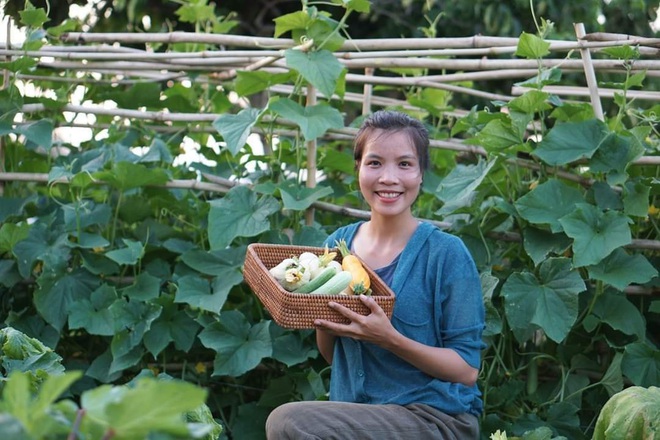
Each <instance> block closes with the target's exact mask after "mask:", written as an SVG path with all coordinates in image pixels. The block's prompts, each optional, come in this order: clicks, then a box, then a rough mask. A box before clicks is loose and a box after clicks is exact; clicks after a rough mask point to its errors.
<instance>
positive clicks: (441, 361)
mask: <svg viewBox="0 0 660 440" xmlns="http://www.w3.org/2000/svg"><path fill="white" fill-rule="evenodd" d="M360 299H361V300H362V302H363V303H364V304H365V305H366V306H367V307H369V309H370V310H371V313H370V314H369V315H367V316H363V315H360V314H358V313H355V312H353V311H352V310H350V309H348V308H346V307H344V306H342V305H341V304H337V303H334V302H331V303H330V307H332V308H333V309H335V310H337V311H338V312H340V313H341V314H342V315H344V316H346V317H347V318H349V319H350V320H351V323H350V324H338V323H334V322H330V321H325V320H319V321H317V322H316V323H315V324H316V340H317V343H318V345H319V350H320V351H321V354H323V357H325V358H326V360H328V362H331V361H332V352H331V351H330V358H328V355H326V354H325V353H324V351H323V350H325V349H327V346H328V345H329V346H330V347H332V344H333V343H334V337H335V336H347V337H350V338H355V339H360V340H362V341H367V342H371V343H373V344H376V345H379V346H381V347H383V348H385V349H386V350H389V351H391V352H392V353H394V354H395V355H397V356H399V357H400V358H401V359H403V360H405V361H407V362H408V363H410V364H412V365H414V366H415V367H417V368H419V369H420V370H421V371H423V372H425V373H426V374H428V375H430V376H433V377H437V378H439V379H442V380H445V381H448V382H455V383H462V384H465V385H467V386H472V385H474V384H475V383H476V381H477V376H478V374H479V371H478V369H476V368H474V367H472V366H471V365H470V364H468V363H467V362H465V360H463V358H462V357H461V356H460V355H459V354H458V353H457V352H456V351H454V350H452V349H451V348H441V347H431V346H428V345H424V344H422V343H420V342H417V341H414V340H412V339H410V338H407V337H405V336H404V335H402V334H401V333H399V332H398V331H397V330H396V329H395V328H394V327H393V326H392V323H391V322H390V320H389V319H388V318H387V315H385V312H384V311H383V309H382V308H381V307H380V306H379V305H378V303H376V301H374V299H373V298H371V297H368V296H365V295H360ZM330 338H332V343H331V342H330ZM320 341H322V342H320ZM322 344H323V345H324V348H321V346H322Z"/></svg>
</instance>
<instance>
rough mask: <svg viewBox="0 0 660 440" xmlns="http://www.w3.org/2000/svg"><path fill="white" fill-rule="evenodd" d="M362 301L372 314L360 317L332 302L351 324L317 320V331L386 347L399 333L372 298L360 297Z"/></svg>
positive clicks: (335, 308) (333, 307) (333, 306)
mask: <svg viewBox="0 0 660 440" xmlns="http://www.w3.org/2000/svg"><path fill="white" fill-rule="evenodd" d="M360 301H362V303H363V304H364V305H366V306H367V307H368V308H369V310H370V311H371V313H369V314H368V315H366V316H365V315H360V314H359V313H356V312H354V311H352V310H350V309H348V308H347V307H344V306H343V305H341V304H339V303H336V302H334V301H330V302H329V303H328V305H329V306H330V307H331V308H332V309H333V310H336V311H337V312H339V313H341V314H342V315H344V316H345V317H347V318H348V319H350V321H351V322H350V323H349V324H339V323H336V322H331V321H326V320H324V319H317V320H316V321H314V325H315V326H316V328H317V329H320V330H324V331H326V332H328V333H330V334H332V335H335V336H346V337H349V338H355V339H360V340H362V341H367V342H371V343H374V344H377V345H381V346H382V345H384V343H385V342H387V341H389V340H391V339H392V337H393V336H394V335H395V334H396V333H397V331H396V329H395V328H394V326H392V323H391V322H390V319H389V318H388V317H387V315H386V314H385V311H383V309H382V308H381V307H380V306H379V305H378V303H377V302H376V301H375V300H374V299H373V298H372V297H370V296H366V295H360Z"/></svg>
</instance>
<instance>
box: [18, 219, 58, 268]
mask: <svg viewBox="0 0 660 440" xmlns="http://www.w3.org/2000/svg"><path fill="white" fill-rule="evenodd" d="M61 232H62V231H59V230H57V229H55V228H53V229H49V227H48V226H47V225H45V224H44V223H38V224H35V225H33V226H32V228H31V229H30V234H29V235H28V237H27V238H25V239H24V240H22V241H19V242H17V243H16V244H14V246H13V253H14V255H15V256H16V260H17V261H18V270H19V272H20V273H21V275H22V276H23V278H29V277H30V275H31V272H32V268H33V267H34V265H35V263H36V262H37V261H41V262H43V272H44V273H47V272H58V271H61V270H63V269H64V267H65V266H66V265H67V261H68V260H69V256H70V255H71V249H70V247H69V244H68V237H67V236H66V234H62V233H61Z"/></svg>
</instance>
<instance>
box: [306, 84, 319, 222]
mask: <svg viewBox="0 0 660 440" xmlns="http://www.w3.org/2000/svg"><path fill="white" fill-rule="evenodd" d="M314 105H316V88H315V87H314V86H313V85H311V84H309V85H308V86H307V102H306V106H307V107H311V106H314ZM306 147H307V179H306V186H307V188H316V171H317V168H316V139H312V140H309V141H307V143H306ZM305 224H306V225H307V226H312V225H314V207H313V206H310V207H309V208H307V210H306V211H305Z"/></svg>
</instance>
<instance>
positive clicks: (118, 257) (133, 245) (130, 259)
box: [105, 238, 144, 265]
mask: <svg viewBox="0 0 660 440" xmlns="http://www.w3.org/2000/svg"><path fill="white" fill-rule="evenodd" d="M122 242H124V244H125V245H126V247H125V248H122V249H115V250H112V251H109V252H106V254H105V256H106V257H108V258H109V259H111V260H112V261H114V262H115V263H117V264H121V265H134V264H136V263H137V262H138V261H140V259H142V257H144V245H143V244H142V243H140V242H139V241H135V240H130V239H128V238H122Z"/></svg>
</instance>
